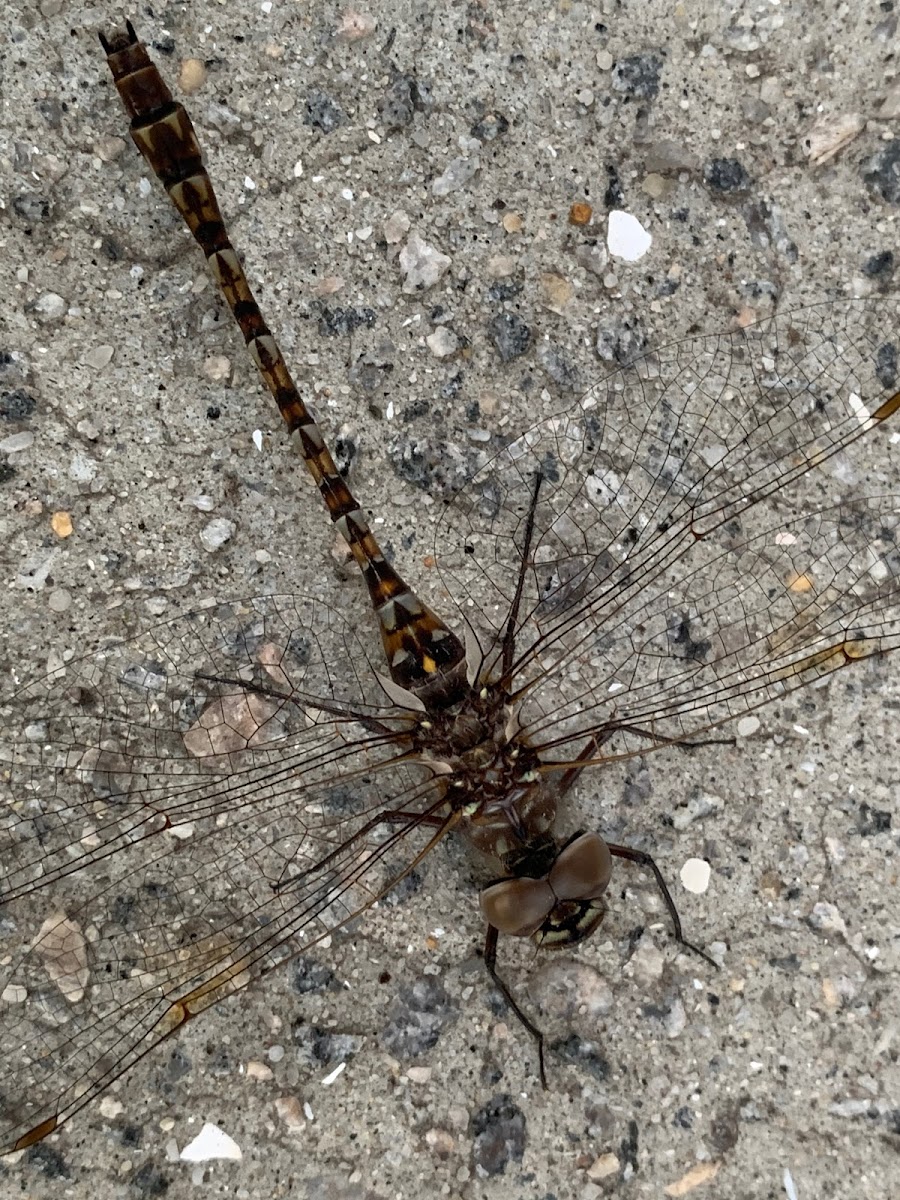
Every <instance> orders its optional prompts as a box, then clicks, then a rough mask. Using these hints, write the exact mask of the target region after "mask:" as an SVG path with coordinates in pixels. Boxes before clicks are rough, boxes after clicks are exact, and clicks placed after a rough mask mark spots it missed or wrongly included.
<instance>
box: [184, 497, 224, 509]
mask: <svg viewBox="0 0 900 1200" xmlns="http://www.w3.org/2000/svg"><path fill="white" fill-rule="evenodd" d="M184 502H185V504H192V505H193V506H194V508H196V509H197V510H198V512H212V510H213V509H214V508H215V507H216V502H215V500H213V498H212V496H206V495H202V494H201V495H198V494H195V495H193V496H185V498H184Z"/></svg>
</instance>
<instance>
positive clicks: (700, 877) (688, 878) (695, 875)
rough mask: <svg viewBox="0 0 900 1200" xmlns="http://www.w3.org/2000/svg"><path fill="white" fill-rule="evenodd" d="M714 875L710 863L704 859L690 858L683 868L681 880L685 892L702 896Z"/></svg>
mask: <svg viewBox="0 0 900 1200" xmlns="http://www.w3.org/2000/svg"><path fill="white" fill-rule="evenodd" d="M711 874H712V870H711V868H710V865H709V863H708V862H707V861H706V859H704V858H689V859H688V860H687V862H686V863H685V864H684V866H683V867H682V868H681V872H680V876H679V877H680V879H681V883H682V886H683V887H684V889H685V891H687V892H693V893H694V895H695V896H702V895H703V893H704V892H705V891H706V889H707V888H708V887H709V879H710V875H711Z"/></svg>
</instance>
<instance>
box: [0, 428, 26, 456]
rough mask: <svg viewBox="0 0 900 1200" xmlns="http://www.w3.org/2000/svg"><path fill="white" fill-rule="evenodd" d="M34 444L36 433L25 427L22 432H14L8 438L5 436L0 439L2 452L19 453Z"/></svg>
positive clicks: (0, 451)
mask: <svg viewBox="0 0 900 1200" xmlns="http://www.w3.org/2000/svg"><path fill="white" fill-rule="evenodd" d="M33 445H34V434H33V433H32V432H31V431H30V430H28V429H25V430H23V431H22V433H12V434H10V436H9V437H8V438H3V440H2V441H0V453H3V454H17V453H18V452H19V451H21V450H28V449H30V447H31V446H33Z"/></svg>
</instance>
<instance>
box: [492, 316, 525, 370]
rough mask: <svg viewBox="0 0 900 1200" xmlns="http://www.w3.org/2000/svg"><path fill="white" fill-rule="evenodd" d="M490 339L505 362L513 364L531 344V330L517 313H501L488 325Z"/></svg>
mask: <svg viewBox="0 0 900 1200" xmlns="http://www.w3.org/2000/svg"><path fill="white" fill-rule="evenodd" d="M488 337H489V338H490V339H491V341H492V342H493V344H494V349H495V350H496V351H497V353H498V354H499V355H500V358H501V360H502V361H503V362H505V363H506V362H512V360H513V359H514V358H518V357H519V355H520V354H524V353H525V351H526V350H527V349H528V347H529V346H530V344H531V329H530V327H529V326H528V325H526V324H525V322H524V321H523V320H522V318H521V317H517V316H516V314H515V313H499V314H498V315H497V316H496V317H494V318H493V319H492V320H491V321H490V322H489V323H488Z"/></svg>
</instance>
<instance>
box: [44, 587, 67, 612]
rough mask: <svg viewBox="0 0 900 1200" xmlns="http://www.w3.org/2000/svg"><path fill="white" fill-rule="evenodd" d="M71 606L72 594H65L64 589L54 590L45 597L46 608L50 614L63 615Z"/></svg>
mask: <svg viewBox="0 0 900 1200" xmlns="http://www.w3.org/2000/svg"><path fill="white" fill-rule="evenodd" d="M71 604H72V593H71V592H67V591H66V589H65V588H54V589H53V591H52V592H51V593H50V595H49V596H48V597H47V607H48V608H49V609H50V611H51V612H55V613H63V612H66V610H67V609H68V608H70V607H71Z"/></svg>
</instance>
